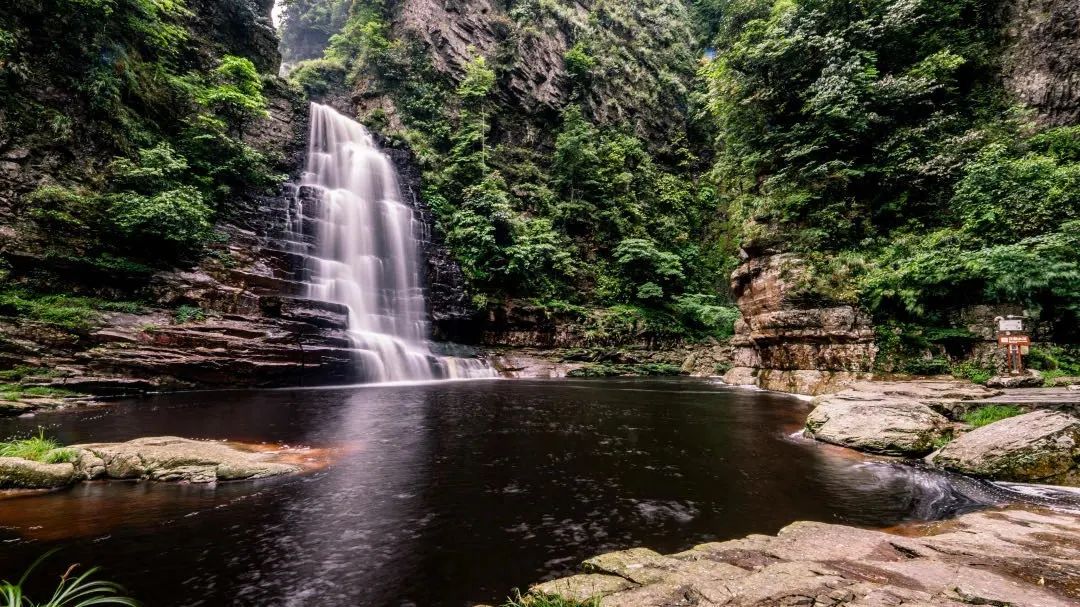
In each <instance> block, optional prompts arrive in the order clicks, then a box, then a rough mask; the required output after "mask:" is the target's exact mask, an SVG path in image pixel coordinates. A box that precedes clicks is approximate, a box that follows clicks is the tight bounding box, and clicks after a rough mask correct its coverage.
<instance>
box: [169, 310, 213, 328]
mask: <svg viewBox="0 0 1080 607" xmlns="http://www.w3.org/2000/svg"><path fill="white" fill-rule="evenodd" d="M173 320H175V321H176V322H177V324H185V323H189V322H202V321H204V320H206V312H203V311H202V308H199V307H198V306H180V307H179V308H177V309H176V312H174V313H173Z"/></svg>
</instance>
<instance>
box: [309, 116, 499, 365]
mask: <svg viewBox="0 0 1080 607" xmlns="http://www.w3.org/2000/svg"><path fill="white" fill-rule="evenodd" d="M307 163H308V164H307V172H306V173H305V174H304V178H303V183H302V185H303V186H310V187H313V188H314V189H315V190H316V191H317V192H318V193H319V195H318V201H317V202H316V203H315V207H316V208H315V209H303V208H302V207H301V206H300V205H301V204H302V203H301V201H300V199H299V198H298V199H297V201H296V205H297V207H296V208H295V209H294V210H293V213H295V215H291V216H290V218H289V219H290V229H291V230H293V231H296V230H297V228H298V227H300V229H302V223H303V221H304V219H307V220H308V221H314V222H315V226H316V227H315V245H314V255H313V256H312V257H311V258H310V260H309V262H308V263H309V268H310V270H311V278H310V281H309V283H308V294H307V295H308V297H310V298H312V299H317V300H321V301H332V302H337V303H341V304H344V305H345V306H347V307H348V308H349V336H350V338H351V340H352V342H353V346H354V347H355V349H356V353H357V356H358V358H359V359H360V360H359V361H358V362H359V364H360V366H361V368H362V371H363V374H364V375H365V378H366V379H367V380H368V381H377V382H389V381H406V380H425V379H442V378H462V377H491V376H493V375H494V373H493V371H491V369H490V368H489V367H487V365H485V364H484V363H483V362H481V361H478V360H472V359H460V358H450V357H441V356H436V355H434V354H432V352H431V350H430V348H429V344H428V335H429V327H428V322H427V314H426V303H425V300H424V290H423V281H422V279H421V276H420V268H421V263H420V256H419V250H420V247H419V241H418V239H417V237H416V234H417V230H418V228H419V227H420V226H419V225H418V222H417V221H416V217H415V215H414V213H413V210H412V209H411V208H410V207H409V206H407V205H405V204H404V203H403V202H402V200H401V192H400V190H399V187H398V180H397V173H396V171H395V170H394V166H393V164H392V163H391V162H390V159H389V158H387V157H386V155H385V154H383V153H382V152H380V151H379V149H378V147H377V146H376V145H375V141H374V139H373V138H372V136H371V133H369V132H368V131H367V129H365V128H364V127H363V126H361V125H360V124H359V123H357V122H355V121H353V120H350V119H349V118H346V117H345V116H343V115H341V114H339V113H337V112H336V111H334V110H333V109H331V108H330V107H327V106H325V105H320V104H317V103H313V104H312V105H311V131H310V136H309V143H308V160H307ZM298 220H299V221H298Z"/></svg>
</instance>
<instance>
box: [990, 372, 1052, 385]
mask: <svg viewBox="0 0 1080 607" xmlns="http://www.w3.org/2000/svg"><path fill="white" fill-rule="evenodd" d="M1042 385H1043V376H1042V373H1039V372H1038V371H1036V370H1035V369H1029V370H1028V371H1027V373H1024V374H1022V375H998V376H997V377H993V378H990V380H989V381H987V382H986V387H988V388H1040V387H1042Z"/></svg>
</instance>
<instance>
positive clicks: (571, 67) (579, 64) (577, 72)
mask: <svg viewBox="0 0 1080 607" xmlns="http://www.w3.org/2000/svg"><path fill="white" fill-rule="evenodd" d="M563 64H564V65H565V66H566V73H567V74H569V76H570V78H571V80H573V81H574V85H575V86H576V87H579V88H580V87H584V86H585V85H587V84H588V82H589V79H590V78H591V77H592V71H593V70H594V69H595V68H596V58H595V57H593V56H592V55H590V54H589V53H588V51H587V50H586V49H585V45H584V44H583V43H582V42H580V41H579V42H577V43H575V44H574V46H572V47H570V48H569V49H567V50H566V52H565V53H563Z"/></svg>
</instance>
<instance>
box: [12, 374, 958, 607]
mask: <svg viewBox="0 0 1080 607" xmlns="http://www.w3.org/2000/svg"><path fill="white" fill-rule="evenodd" d="M808 409H809V406H808V405H807V404H806V403H804V402H802V401H799V400H796V399H793V398H789V397H784V396H779V395H773V394H767V393H761V392H749V391H743V390H734V389H728V388H723V387H719V386H716V385H714V384H711V383H709V382H706V381H695V380H666V381H665V380H595V381H589V380H580V381H569V380H567V381H525V380H518V381H486V382H467V383H443V384H432V385H421V386H396V387H363V388H355V389H320V390H295V391H267V392H245V393H188V394H175V395H168V396H158V397H153V398H148V399H144V400H139V401H135V402H125V403H119V404H115V405H110V406H105V407H94V408H90V409H84V410H79V411H69V412H60V413H52V414H42V415H38V416H35V417H31V418H21V419H16V420H4V421H2V422H0V436H8V435H11V434H13V433H17V432H22V433H26V432H30V431H33V430H34V429H36V428H37V427H38V426H45V427H46V428H47V432H48V433H49V434H51V435H54V436H56V437H58V438H59V439H60V440H62V441H63V442H65V443H69V444H70V443H75V442H85V441H112V440H125V439H130V438H134V437H138V436H147V435H163V434H168V435H178V436H185V437H190V438H209V439H234V440H242V441H266V442H282V443H288V444H291V445H307V446H312V447H331V448H341V449H344V450H345V452H346V453H347V454H346V455H344V456H343V457H342V458H341V459H339V460H338V461H336V462H335V463H334V464H332V465H331V466H330V467H329V468H326V469H323V470H321V471H318V472H313V473H310V474H307V475H304V476H300V477H292V478H288V479H284V480H269V481H260V482H256V483H244V482H241V483H223V484H220V485H217V486H193V485H188V486H177V485H165V484H151V483H125V482H97V483H86V484H82V485H79V486H77V487H74V488H72V489H69V490H64V491H59V492H55V493H50V494H47V495H39V496H34V497H19V498H14V499H2V500H0V542H2V544H0V546H2V547H0V577H6V578H8V579H11V578H13V577H18V574H19V573H20V572H21V570H22V568H23V567H24V566H25V565H26V564H28V563H29V562H30V561H31V560H33V558H34V557H36V556H37V555H38V554H40V553H42V552H43V551H45V550H46V549H48V548H50V547H53V546H64V547H65V548H64V550H63V551H62V553H61V555H62V556H59V557H56V558H55V560H56V561H57V563H56V565H55V567H60V566H61V565H64V564H66V563H68V562H71V561H79V562H82V563H88V564H97V565H101V566H103V567H104V568H105V569H106V572H107V574H106V575H107V577H109V578H111V579H115V580H117V581H119V582H121V583H122V584H124V585H125V586H126V587H127V588H128V589H129V590H130V592H131V593H132V594H133V595H134V596H136V597H137V598H139V599H141V600H142V601H143V602H144V603H146V604H147V605H151V606H155V607H169V606H174V605H210V606H220V605H258V606H267V605H305V606H306V605H319V606H320V607H329V606H337V605H342V606H350V605H365V606H366V605H371V606H383V605H388V606H389V605H393V606H398V605H468V604H471V603H473V602H489V601H496V600H498V599H500V598H502V597H505V596H506V595H507V594H508V593H509V592H510V591H511V589H512V588H514V587H525V586H527V585H528V584H529V583H531V582H535V581H538V580H540V579H542V578H547V577H552V576H555V575H556V574H561V573H568V572H571V571H573V570H574V569H575V567H576V565H577V563H579V562H580V561H581V560H582V559H584V558H587V557H589V556H592V555H595V554H597V553H600V552H604V551H608V550H615V549H620V548H628V547H631V546H639V545H644V546H648V547H651V548H654V549H656V550H659V551H674V550H680V549H685V548H688V547H690V546H692V545H693V544H695V543H699V542H703V541H709V540H717V539H727V538H733V537H737V536H742V535H745V534H748V533H775V532H776V531H777V530H778V529H780V528H781V527H783V526H784V525H787V524H789V523H791V522H792V521H795V520H799V519H813V520H819V521H827V522H839V523H849V524H856V525H866V526H884V525H892V524H896V523H898V522H901V521H905V520H910V519H913V518H920V517H933V516H944V515H948V514H952V513H955V511H956V510H958V509H964V508H970V507H972V506H973V503H972V502H971V501H970V500H966V499H964V498H963V497H961V496H957V495H954V494H953V493H952V492H951V491H950V490H949V488H948V484H947V482H945V481H943V480H941V479H940V478H939V477H935V476H933V475H929V474H928V473H924V472H920V471H917V470H914V469H912V468H909V467H902V466H893V465H888V464H881V463H877V464H875V463H869V462H867V461H865V460H862V459H859V458H854V457H851V456H850V455H846V454H845V453H844V452H842V451H841V450H836V449H832V448H828V447H823V446H820V445H815V444H813V443H810V442H807V441H804V440H798V439H793V438H791V437H790V434H791V433H792V432H793V431H795V430H796V429H797V428H798V427H799V425H800V424H801V423H802V420H803V419H804V418H805V415H806V413H807V412H808Z"/></svg>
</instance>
